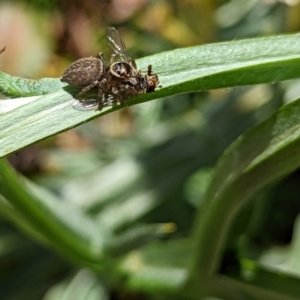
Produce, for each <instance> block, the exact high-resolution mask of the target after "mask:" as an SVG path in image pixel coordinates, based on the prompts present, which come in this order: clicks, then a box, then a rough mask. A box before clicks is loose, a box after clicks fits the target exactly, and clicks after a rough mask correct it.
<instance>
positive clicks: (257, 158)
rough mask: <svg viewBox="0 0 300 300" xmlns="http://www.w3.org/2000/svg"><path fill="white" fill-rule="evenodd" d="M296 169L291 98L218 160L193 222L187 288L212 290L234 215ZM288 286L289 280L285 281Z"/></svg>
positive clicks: (297, 109)
mask: <svg viewBox="0 0 300 300" xmlns="http://www.w3.org/2000/svg"><path fill="white" fill-rule="evenodd" d="M299 167H300V100H297V101H294V102H292V103H290V104H288V105H286V106H284V107H282V108H281V109H280V110H279V112H278V113H276V114H275V115H273V116H272V117H271V118H269V119H268V120H267V121H265V122H263V123H262V124H260V125H258V126H256V127H254V128H252V129H251V130H249V131H248V132H247V133H245V134H244V135H242V136H241V137H240V138H239V139H237V140H236V141H235V142H234V143H233V144H232V145H231V146H230V147H229V148H228V149H227V150H226V152H225V153H224V155H223V156H222V157H221V158H220V160H219V162H218V164H217V167H216V170H215V175H214V178H213V181H212V184H211V186H210V188H209V189H208V192H207V194H206V199H205V200H206V201H205V204H204V206H203V208H202V210H201V213H199V215H198V218H197V222H196V226H195V236H194V239H195V243H196V251H195V252H194V253H195V255H194V258H193V260H192V266H193V267H192V275H191V278H190V282H193V283H194V284H195V283H197V285H194V284H192V285H191V286H194V287H195V286H197V289H198V288H199V289H200V290H201V289H204V290H210V292H209V293H211V292H212V290H213V289H215V288H216V286H215V285H214V279H213V276H214V275H216V274H218V272H219V268H220V263H221V259H222V255H223V253H224V248H225V244H226V240H227V238H228V236H229V232H230V229H231V226H232V224H233V221H234V220H235V217H236V216H237V214H238V213H239V212H240V211H241V209H242V208H244V207H245V206H246V205H247V204H248V203H249V201H250V200H251V197H252V196H253V195H254V194H255V193H256V192H257V191H258V190H260V189H261V188H263V187H265V186H266V185H268V184H270V183H272V182H274V181H276V180H279V179H281V178H282V177H283V176H286V175H288V174H290V173H291V172H293V171H294V170H296V169H297V168H299ZM254 276H255V275H254ZM253 280H254V279H253ZM253 280H252V281H253ZM293 284H294V285H295V281H293V282H292V281H291V285H293ZM210 288H211V289H210ZM264 288H265V289H266V290H273V292H276V291H277V292H278V294H279V295H280V294H281V293H282V292H283V290H284V292H285V293H286V294H287V295H290V296H292V297H296V296H297V295H296V294H297V292H298V296H299V292H300V289H299V284H298V282H297V286H293V288H292V287H291V286H287V285H286V288H282V287H281V286H280V285H278V286H274V284H272V283H271V282H268V283H265V286H264ZM262 295H263V293H262ZM296 298H297V297H296ZM256 299H266V298H263V297H262V298H256Z"/></svg>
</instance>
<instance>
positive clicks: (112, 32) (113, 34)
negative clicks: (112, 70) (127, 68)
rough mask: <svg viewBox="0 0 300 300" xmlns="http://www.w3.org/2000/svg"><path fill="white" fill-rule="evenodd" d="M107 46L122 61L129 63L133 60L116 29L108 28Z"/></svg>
mask: <svg viewBox="0 0 300 300" xmlns="http://www.w3.org/2000/svg"><path fill="white" fill-rule="evenodd" d="M107 45H108V47H110V48H111V49H112V51H113V52H114V53H115V54H117V55H118V56H119V57H120V59H121V61H124V62H129V61H131V60H132V58H131V57H130V56H129V55H128V52H127V48H126V46H125V43H124V41H123V38H122V37H121V35H120V34H119V32H118V31H117V29H116V28H114V27H108V29H107Z"/></svg>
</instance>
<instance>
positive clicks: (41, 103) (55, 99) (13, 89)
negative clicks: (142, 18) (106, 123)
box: [0, 35, 300, 157]
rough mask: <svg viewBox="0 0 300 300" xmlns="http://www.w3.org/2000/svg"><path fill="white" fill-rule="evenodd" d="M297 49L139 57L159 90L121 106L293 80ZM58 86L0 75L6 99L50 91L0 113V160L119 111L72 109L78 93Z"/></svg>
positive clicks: (197, 50) (299, 43)
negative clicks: (155, 77) (156, 77)
mask: <svg viewBox="0 0 300 300" xmlns="http://www.w3.org/2000/svg"><path fill="white" fill-rule="evenodd" d="M286 45H289V47H286ZM299 47H300V39H299V35H290V36H282V37H272V38H260V39H252V40H242V41H235V42H230V43H221V44H211V45H205V46H200V47H191V48H184V49H178V50H174V51H170V52H164V53H160V54H157V55H154V56H150V57H146V58H144V59H140V60H138V61H137V64H138V67H139V68H141V69H142V70H146V67H147V65H148V64H152V65H153V68H154V71H155V72H156V73H157V74H158V75H159V78H160V81H161V84H162V86H163V88H162V89H160V90H158V91H156V92H155V93H152V94H147V95H143V96H139V97H136V98H134V99H132V100H130V101H127V102H126V105H128V106H131V105H134V104H137V103H142V102H146V101H150V100H152V99H157V98H160V97H164V96H168V95H174V94H179V93H187V92H192V91H203V90H208V89H216V88H222V87H231V86H236V85H247V84H255V83H265V82H275V81H280V80H287V79H291V78H297V77H298V76H299V69H300V68H299V67H300V54H299V51H298V49H299ZM61 87H62V85H61V83H60V81H59V79H41V80H39V81H28V80H25V79H20V78H15V77H9V76H8V75H6V74H3V73H2V74H0V90H1V91H2V92H3V93H4V94H5V95H6V96H8V97H9V96H11V97H16V96H17V95H19V96H20V97H24V96H29V95H30V96H40V95H44V94H45V93H49V94H47V95H45V96H41V97H38V98H37V99H35V100H34V101H32V102H30V103H26V105H23V106H22V107H20V108H15V109H13V110H12V111H9V112H7V113H4V114H2V115H0V143H1V145H2V147H1V149H0V157H3V156H5V155H8V154H10V153H12V152H15V151H17V150H18V149H21V148H23V147H25V146H27V145H30V144H32V143H34V142H37V141H39V140H42V139H44V138H46V137H49V136H52V135H54V134H57V133H59V132H62V131H65V130H67V129H69V128H73V127H74V126H78V125H80V124H82V123H84V122H86V121H88V120H91V119H94V118H96V117H97V116H100V115H104V114H107V113H109V112H111V111H113V110H116V109H120V108H122V107H120V106H118V107H114V108H111V107H106V108H104V109H103V110H102V111H101V112H96V111H87V112H84V113H83V112H81V111H76V110H75V109H73V107H72V102H73V101H74V98H73V96H72V94H74V93H75V95H76V92H78V90H76V89H75V91H74V89H72V88H71V89H69V88H65V89H59V88H61ZM50 91H51V93H50ZM21 103H22V102H21V101H20V104H21ZM12 137H13V138H12Z"/></svg>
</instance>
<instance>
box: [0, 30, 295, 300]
mask: <svg viewBox="0 0 300 300" xmlns="http://www.w3.org/2000/svg"><path fill="white" fill-rule="evenodd" d="M286 45H289V46H288V47H287V46H286ZM299 49H300V36H299V35H287V36H277V37H268V38H260V39H249V40H241V41H234V42H230V43H220V44H211V45H205V46H197V47H191V48H185V49H178V50H174V51H169V52H164V53H160V54H157V55H154V56H150V57H146V58H143V59H140V60H138V61H137V63H138V66H139V67H140V68H141V69H142V70H145V69H146V68H147V65H148V64H152V65H153V69H154V71H155V73H157V74H158V75H159V78H160V81H161V84H162V88H161V89H158V90H157V91H156V92H155V93H152V94H146V95H141V96H139V97H136V98H134V99H131V100H128V101H126V106H132V105H135V104H138V103H143V102H147V101H150V100H153V99H156V98H161V97H165V96H169V95H175V94H182V93H190V92H194V91H205V90H208V89H217V88H223V87H232V86H237V85H250V84H256V83H270V82H277V81H281V80H287V79H292V78H298V77H299V75H300V72H299V70H300V52H299ZM0 89H1V91H2V92H3V94H5V95H6V96H7V97H18V98H17V99H16V100H17V102H16V103H15V104H14V106H13V107H11V109H9V105H8V109H6V110H5V112H4V113H2V114H1V115H0V144H1V149H0V156H1V157H4V156H6V155H8V154H10V153H13V152H15V151H17V150H19V149H21V148H23V147H25V146H27V145H30V144H32V143H35V142H37V141H39V140H42V139H45V138H47V137H49V136H52V135H54V134H57V133H59V132H62V131H65V130H68V129H69V128H72V127H74V126H77V125H79V124H82V123H85V122H87V121H89V120H91V119H94V118H96V117H99V116H102V115H105V114H108V113H110V112H112V111H115V110H118V109H121V108H122V106H119V105H117V106H115V107H105V108H104V109H103V110H102V111H100V112H99V111H86V112H82V111H77V110H75V109H74V108H73V107H72V103H73V101H74V95H75V96H76V93H78V89H75V88H73V87H69V86H64V85H62V84H61V83H60V81H59V79H41V80H39V81H28V80H25V79H22V78H15V77H11V76H9V75H7V74H3V73H1V74H0ZM28 96H32V97H34V98H31V100H30V101H27V100H28V99H27V98H26V97H28ZM26 99H27V100H26ZM5 101H13V100H5ZM23 101H24V102H23ZM299 103H300V100H295V101H294V102H292V103H290V104H288V105H285V106H283V107H282V108H281V109H280V110H279V111H278V112H277V113H275V114H274V115H272V116H271V117H269V118H268V119H267V120H265V121H264V122H262V123H260V124H258V125H256V126H254V127H253V128H251V129H250V130H248V131H247V132H245V133H243V134H242V135H241V136H240V137H239V138H238V139H236V140H235V142H234V143H232V144H231V146H230V147H228V148H227V150H226V151H225V152H224V153H223V155H222V156H221V157H220V159H219V160H218V163H217V164H216V166H215V167H214V170H213V171H211V168H207V169H206V170H207V171H206V173H205V172H202V173H198V174H200V175H199V176H200V177H198V178H196V177H195V178H194V179H195V180H194V181H193V182H192V183H191V184H194V182H199V180H200V181H201V183H200V184H201V186H203V188H201V189H200V193H201V195H200V196H201V205H199V208H198V211H197V218H196V221H195V224H194V230H193V234H188V236H187V237H184V234H183V233H182V232H181V233H180V234H182V236H180V235H179V236H178V237H177V239H175V240H170V241H160V242H156V243H153V241H154V240H156V239H158V238H165V237H166V236H168V235H169V234H170V233H171V232H173V231H174V227H173V226H174V225H172V223H168V224H147V225H140V224H139V225H138V226H136V227H130V225H131V224H132V223H134V222H137V221H139V220H141V219H142V218H143V217H144V218H145V219H146V220H147V217H149V215H151V213H153V214H156V211H155V208H156V207H157V206H158V205H159V204H161V203H159V199H160V197H159V196H158V194H159V192H161V194H162V196H161V195H160V196H161V197H164V200H165V199H167V200H168V201H167V200H166V202H167V203H169V204H170V203H171V204H172V205H170V206H169V207H168V209H167V211H168V212H170V211H172V209H174V207H175V206H176V205H178V202H177V201H176V200H177V199H176V198H180V196H181V195H180V194H179V192H177V191H181V190H180V189H179V186H180V185H182V186H183V183H182V182H181V181H183V180H185V179H186V177H187V176H188V175H189V174H190V173H192V171H191V170H193V165H194V164H196V163H194V162H193V161H192V162H190V165H189V163H188V162H189V161H190V160H189V158H190V157H194V156H193V155H192V152H189V153H188V154H187V157H184V159H183V161H184V163H182V164H178V163H177V162H176V161H175V162H174V161H172V160H171V159H170V162H169V161H168V163H169V165H167V166H168V168H167V170H165V169H163V168H161V166H160V164H162V161H164V160H166V157H167V156H168V158H170V157H171V155H166V154H165V155H164V156H163V155H161V156H159V155H153V156H155V158H156V159H158V163H157V162H156V161H155V163H154V160H151V159H150V160H147V158H146V159H145V161H146V162H147V163H148V165H147V166H148V169H147V166H146V163H145V165H144V169H142V168H139V166H138V165H137V164H135V163H134V162H133V161H132V160H130V159H127V160H126V159H123V160H120V161H117V162H115V163H113V164H111V166H110V168H107V169H106V168H105V166H103V169H102V170H101V171H102V172H101V173H100V172H99V173H97V170H96V168H97V166H96V167H95V174H94V177H93V178H92V177H88V176H85V174H84V172H83V173H81V174H80V175H81V176H83V177H85V178H80V181H74V182H71V183H70V182H68V181H67V180H66V181H64V182H63V183H61V185H62V186H64V187H66V189H65V191H63V188H61V190H59V189H58V190H59V192H60V193H58V194H59V195H55V196H54V195H53V194H52V193H50V192H49V191H48V190H47V189H45V188H41V187H39V186H37V185H35V184H33V183H31V182H29V181H28V180H25V179H24V178H23V177H21V176H19V175H18V174H17V173H16V172H15V171H13V170H12V168H11V167H10V166H9V164H8V163H7V162H6V160H5V159H2V160H0V193H1V198H0V200H1V201H0V208H1V210H0V211H1V212H2V214H3V215H5V216H6V218H7V219H9V220H10V221H11V222H13V223H15V224H16V225H17V226H19V227H20V228H21V229H22V230H23V231H25V232H27V234H29V235H31V236H32V237H33V238H34V239H36V240H38V241H39V242H40V243H42V244H43V245H47V246H49V247H50V248H52V249H55V250H56V251H58V252H60V253H61V254H63V255H64V257H67V258H68V259H69V260H70V261H72V262H73V263H75V264H76V265H77V266H79V267H81V268H88V269H90V270H89V271H86V270H81V271H79V272H78V273H77V274H76V275H75V276H73V277H72V278H71V279H70V280H68V281H64V282H63V283H61V284H58V285H57V286H55V287H53V289H52V290H51V291H50V292H49V293H48V295H47V296H46V298H45V299H49V300H50V299H55V298H57V297H58V298H59V297H64V298H66V299H72V298H73V297H74V288H75V289H76V287H78V290H80V293H79V292H78V295H77V296H78V299H85V298H86V297H87V296H86V295H90V296H89V298H88V299H107V297H108V288H109V287H110V286H117V285H118V284H122V286H126V287H127V288H129V289H132V290H138V291H143V292H146V293H162V294H163V293H166V294H167V293H168V294H171V296H172V297H173V296H174V297H175V295H180V297H186V298H189V299H200V298H201V297H202V298H203V297H206V296H212V295H213V296H218V297H226V298H228V299H239V298H241V297H242V298H243V299H264V300H265V299H272V300H273V299H278V300H279V299H290V300H292V299H295V300H296V299H298V298H299V294H300V288H299V286H300V285H299V279H298V278H294V277H292V276H291V275H289V274H288V273H284V271H278V270H276V271H274V270H269V269H267V268H264V267H263V266H261V265H260V264H259V263H257V262H253V261H251V260H250V259H248V258H243V257H237V255H236V253H237V252H238V250H236V249H234V250H232V249H233V248H235V247H236V248H238V247H237V244H238V243H239V242H240V240H241V237H243V235H244V234H245V231H246V229H245V227H246V226H245V225H244V223H246V222H245V221H244V220H241V219H242V218H241V219H239V218H238V217H239V216H240V215H242V214H243V213H244V212H245V210H246V209H249V206H251V204H252V203H253V202H254V199H255V197H254V196H255V195H256V193H257V192H258V191H260V190H262V189H264V188H266V187H268V186H270V184H273V183H274V182H277V181H279V180H280V179H282V178H283V177H284V176H287V175H289V174H291V173H292V172H293V171H295V170H296V169H297V168H299V167H300V154H299V153H300V125H299V116H300V108H299V107H300V106H299ZM149 136H150V135H149ZM183 140H184V139H182V140H181V141H183ZM170 143H171V142H170ZM181 143H182V142H181ZM141 144H143V141H142V142H141ZM212 144H213V143H212ZM184 145H185V144H184ZM192 145H193V146H194V145H195V147H196V148H197V146H198V144H197V143H194V144H192ZM213 146H215V145H214V144H213ZM166 148H167V147H166ZM186 148H187V149H186V151H188V150H190V149H188V147H186ZM191 148H192V147H191ZM130 149H131V150H132V149H135V148H134V147H131V148H130ZM181 149H182V148H181ZM164 150H165V148H164ZM192 150H194V149H192ZM165 151H166V153H167V154H168V153H169V152H167V150H165ZM190 151H191V150H190ZM195 151H196V152H197V151H198V149H196V150H195ZM154 153H156V154H157V152H154ZM180 154H181V153H180ZM178 155H179V154H178ZM189 155H190V156H189ZM200 155H202V153H200ZM198 156H199V155H198ZM73 158H75V159H77V158H78V156H75V155H74V156H73ZM93 159H94V158H93ZM139 159H140V161H142V160H143V157H140V158H139ZM78 160H79V159H78ZM82 160H83V161H85V160H86V161H91V156H88V155H86V156H82ZM187 161H188V162H187ZM80 163H82V162H80V161H79V162H78V166H80ZM92 165H93V164H90V165H89V166H88V167H87V169H91V168H92V167H93V166H92ZM183 166H184V167H183ZM184 168H186V169H184ZM196 168H197V166H196V167H195V169H196ZM153 169H155V171H156V173H155V172H153V173H154V174H156V176H155V175H154V176H153V177H155V179H156V181H154V183H153V185H154V186H155V187H156V188H157V189H156V190H154V188H152V189H151V186H150V184H149V185H147V183H148V182H147V181H146V178H147V176H148V178H151V171H153ZM178 169H180V172H179V171H178ZM183 169H184V170H183ZM111 170H113V172H111ZM208 170H209V171H208ZM163 171H164V172H165V173H163ZM79 173H80V172H79ZM187 174H188V175H187ZM151 179H153V178H151ZM56 187H57V185H56ZM133 187H134V188H133ZM68 189H69V193H68V191H66V190H68ZM72 189H73V190H75V192H73V194H72V192H70V190H72ZM87 191H88V193H87ZM108 191H109V192H108ZM174 191H175V192H174ZM195 191H196V192H194V193H193V194H192V195H191V197H192V198H193V199H192V202H193V203H194V204H198V202H197V199H195V193H197V189H196V188H195ZM180 208H181V206H177V207H176V209H177V210H178V211H180V216H181V215H184V213H185V212H186V211H185V210H183V209H182V210H180ZM153 211H154V212H153ZM249 216H250V214H249ZM158 219H159V218H158ZM234 226H235V227H236V228H234ZM124 228H125V229H124ZM121 229H122V230H121ZM244 229H245V230H244ZM233 231H234V232H233ZM150 242H152V245H148V244H149V243H150ZM231 250H232V252H233V253H234V255H232V256H234V257H235V260H233V261H234V262H233V263H232V265H231V267H232V268H231V269H230V268H226V265H225V263H224V262H226V257H227V256H229V257H230V253H231V252H230V251H231ZM228 253H229V254H228ZM234 268H236V269H234ZM90 271H92V273H90ZM247 274H248V277H247ZM249 274H250V275H249ZM96 276H100V277H101V278H102V279H103V281H102V280H97V278H96ZM295 276H296V275H295ZM282 277H284V280H282ZM81 278H84V279H86V280H87V281H88V284H86V285H84V284H83V285H81V282H80V279H81ZM249 278H250V279H249ZM268 278H269V279H268ZM279 282H282V285H280V284H278V283H279ZM79 285H80V287H79ZM97 297H98V298H97ZM86 299H87V298H86Z"/></svg>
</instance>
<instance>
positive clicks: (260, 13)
mask: <svg viewBox="0 0 300 300" xmlns="http://www.w3.org/2000/svg"><path fill="white" fill-rule="evenodd" d="M299 15H300V1H297V0H285V1H284V0H281V1H276V0H244V1H238V0H231V1H225V0H223V1H212V0H211V1H210V0H198V1H197V0H189V1H180V0H177V1H175V0H172V1H170V0H169V1H167V0H165V1H164V0H160V1H158V0H152V1H151V0H150V1H146V0H111V1H101V0H90V1H88V0H82V1H70V0H61V1H58V0H56V1H55V0H48V1H47V0H31V1H25V0H18V1H14V2H12V1H3V0H1V1H0V33H1V34H0V48H2V47H4V46H6V47H7V49H6V51H5V52H4V53H3V54H2V55H1V58H0V69H1V71H3V72H6V73H9V74H12V75H15V76H20V77H27V78H32V79H38V78H41V77H60V76H61V74H62V73H63V71H64V70H65V69H66V68H67V67H68V65H69V64H70V63H71V62H73V61H74V60H76V59H78V58H80V57H86V56H91V55H95V54H96V53H98V52H100V51H101V52H104V53H105V55H106V57H107V58H109V55H110V52H109V49H108V47H107V46H106V36H105V35H106V28H107V27H108V26H115V27H116V28H118V30H119V31H120V33H121V34H122V36H123V38H124V40H125V42H126V45H127V48H128V51H129V53H130V55H131V56H133V57H135V58H139V57H144V56H147V55H150V54H155V53H159V52H162V51H166V50H172V49H175V48H179V47H187V46H192V45H199V44H206V43H212V42H218V41H227V40H234V39H241V38H250V37H259V36H268V35H275V34H281V33H293V32H297V31H299V28H300V18H299ZM287 47H288V45H287ZM299 51H300V49H299ZM153 69H154V71H155V66H153ZM158 75H159V74H158ZM299 83H300V81H299V80H293V81H288V82H283V83H276V84H262V85H257V86H244V87H238V88H230V89H229V88H227V89H219V90H212V91H209V92H202V93H191V94H184V95H177V96H174V97H173V96H172V97H167V98H164V99H158V100H156V101H152V102H148V103H145V104H142V105H137V106H134V107H131V108H125V109H123V110H121V111H117V112H113V113H111V114H109V115H106V116H103V117H101V118H99V119H97V120H94V121H92V122H89V123H87V124H84V125H82V126H80V127H78V128H76V129H72V130H69V131H67V132H65V133H62V134H59V135H57V136H54V137H52V138H48V139H47V140H45V141H43V142H40V143H38V144H35V145H32V146H30V147H27V148H25V149H23V150H21V151H19V152H18V153H16V154H14V155H11V156H10V157H9V160H10V162H11V164H12V165H13V166H14V167H15V168H16V169H17V170H18V171H19V172H21V173H23V174H24V175H26V176H28V177H29V178H30V179H32V180H33V181H35V182H37V183H38V184H40V185H42V186H45V187H47V188H49V189H50V190H52V191H53V192H54V193H56V194H58V195H59V196H60V197H61V198H63V199H65V201H68V202H71V203H73V204H75V205H77V206H79V207H81V208H82V209H83V210H84V211H86V212H87V213H89V214H92V215H93V216H95V217H97V216H98V214H99V222H102V224H103V226H109V227H111V228H113V229H114V230H115V231H116V232H124V231H125V230H128V229H129V228H131V227H134V226H139V225H140V224H150V223H167V222H174V223H175V224H176V226H177V230H176V232H174V233H173V234H172V235H171V236H170V237H169V239H172V240H173V239H178V238H184V237H187V236H188V234H189V232H190V230H191V226H192V223H193V218H194V215H195V211H196V209H197V208H198V207H200V209H201V198H200V197H199V195H201V194H203V193H204V191H205V189H206V187H207V185H208V184H209V182H210V175H211V171H212V167H213V166H214V165H215V163H216V161H217V160H218V158H219V157H220V155H221V154H222V152H223V151H224V150H225V149H226V148H227V147H228V146H229V145H230V144H231V142H232V141H234V140H235V139H236V138H237V137H238V136H239V135H240V134H241V133H243V132H244V131H245V130H247V129H248V128H250V127H252V126H254V125H255V124H258V123H260V122H261V121H263V120H265V119H266V118H268V117H269V116H270V115H271V114H272V113H274V112H275V111H276V110H277V109H278V108H279V107H280V106H281V105H283V104H284V103H287V102H290V101H291V100H293V99H294V98H295V97H296V96H297V95H299V93H300V84H299ZM299 180H300V172H296V173H295V174H293V175H291V176H290V177H289V178H286V179H284V180H282V181H281V182H278V183H277V184H276V185H275V186H272V187H269V188H268V189H266V190H264V191H262V192H261V193H260V194H259V195H257V197H258V198H260V199H264V201H260V202H259V203H260V205H261V206H263V208H261V207H260V208H259V207H258V208H257V210H258V211H259V212H260V213H259V214H257V218H256V220H252V222H251V223H250V224H249V229H248V237H247V240H246V241H244V244H243V245H241V251H242V252H243V254H244V255H246V256H248V257H251V258H255V259H258V260H261V261H263V262H265V263H266V264H269V265H277V264H280V263H282V261H283V260H284V258H285V255H286V254H287V253H288V252H289V251H291V248H290V247H291V242H292V237H293V228H294V226H295V224H297V223H295V220H297V216H298V214H299V211H300V205H299V196H298V195H299V192H300V185H299ZM283 198H284V199H285V205H284V206H282V204H280V203H282V199H283ZM107 203H109V206H108V205H107ZM271 208H272V210H271ZM100 212H101V214H100ZM0 222H1V225H0V295H1V296H0V298H1V299H33V300H34V299H44V300H50V299H147V298H149V296H146V295H143V294H140V293H133V292H129V291H127V290H126V289H124V288H123V287H119V288H116V289H114V290H113V291H110V293H109V294H107V293H106V292H105V291H104V290H103V289H102V285H99V283H98V281H97V279H96V277H95V276H94V275H93V274H91V273H90V272H89V271H87V270H80V269H78V267H76V266H74V265H72V264H71V263H70V262H68V261H67V260H65V259H64V258H62V257H60V256H59V255H57V254H56V253H54V252H53V251H51V250H48V249H46V248H45V247H44V246H41V245H39V244H37V243H36V242H34V241H33V240H31V239H29V238H27V237H26V236H25V235H23V234H22V233H21V232H19V230H17V229H16V228H14V227H13V226H12V225H11V224H10V223H9V222H7V220H6V219H5V216H2V217H1V220H0ZM271 250H272V251H273V252H272V255H269V254H268V251H271ZM276 255H277V256H276ZM82 282H84V284H82ZM89 286H94V287H96V288H95V289H93V291H94V293H95V294H93V295H88V296H84V297H82V298H80V297H79V294H80V293H82V294H83V295H84V289H86V290H88V287H89ZM70 291H72V293H74V294H76V293H77V296H76V297H77V298H76V297H75V296H74V295H73V297H74V298H67V296H65V298H63V297H61V296H57V295H64V293H65V295H68V297H70V293H71V292H70ZM74 291H76V293H75V292H74ZM59 293H60V294H59ZM68 293H69V294H68ZM71 295H72V294H71ZM93 297H94V298H93ZM153 297H154V296H153ZM150 298H151V299H152V297H150ZM154 298H160V297H159V296H155V297H154Z"/></svg>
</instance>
